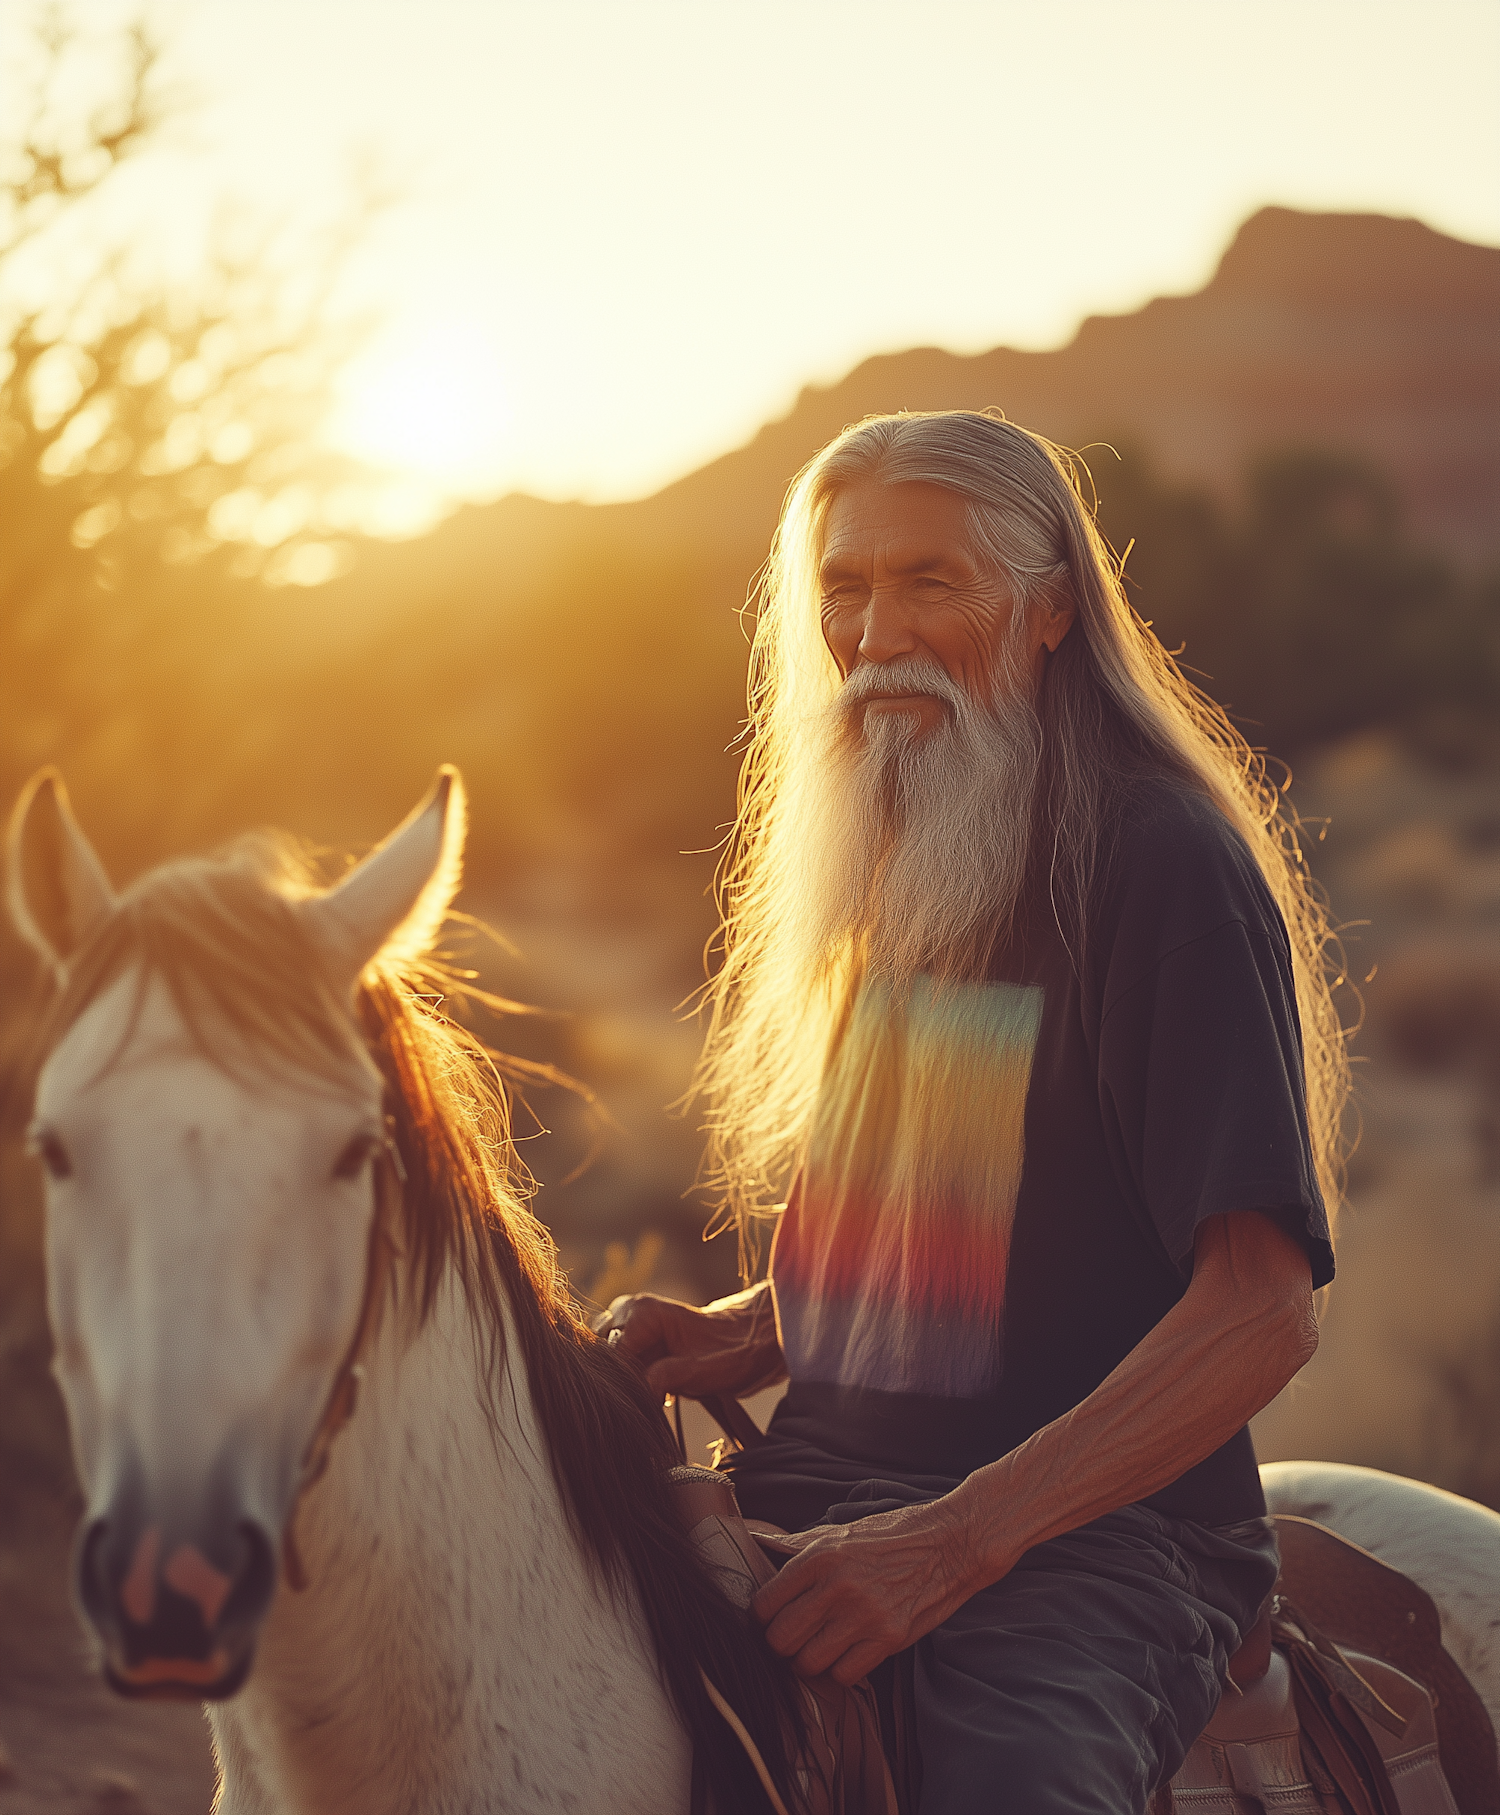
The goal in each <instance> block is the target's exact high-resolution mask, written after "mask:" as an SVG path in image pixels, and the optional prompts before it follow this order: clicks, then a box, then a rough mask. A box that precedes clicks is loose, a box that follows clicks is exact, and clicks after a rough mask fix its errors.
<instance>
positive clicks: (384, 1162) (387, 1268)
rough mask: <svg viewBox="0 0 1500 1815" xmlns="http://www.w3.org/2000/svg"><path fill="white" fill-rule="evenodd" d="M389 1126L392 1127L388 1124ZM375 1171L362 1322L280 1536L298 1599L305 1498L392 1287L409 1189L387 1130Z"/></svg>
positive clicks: (350, 1405) (341, 1422)
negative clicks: (394, 1228)
mask: <svg viewBox="0 0 1500 1815" xmlns="http://www.w3.org/2000/svg"><path fill="white" fill-rule="evenodd" d="M387 1121H388V1124H389V1118H387ZM372 1167H373V1181H372V1182H373V1186H374V1192H375V1209H374V1213H373V1215H372V1216H371V1218H370V1234H369V1239H368V1241H367V1243H366V1247H365V1283H364V1291H363V1294H362V1296H361V1298H360V1304H359V1316H358V1318H357V1319H356V1320H355V1324H354V1334H353V1335H352V1336H351V1337H350V1338H349V1346H348V1347H347V1348H346V1349H345V1350H344V1358H343V1360H342V1361H341V1362H340V1363H339V1366H338V1371H337V1372H336V1373H335V1374H334V1377H333V1384H332V1386H330V1387H329V1389H328V1397H327V1398H326V1399H325V1400H324V1402H323V1412H322V1416H321V1417H320V1418H319V1419H318V1422H317V1424H316V1425H315V1426H314V1427H313V1433H312V1436H311V1437H309V1438H308V1440H307V1447H306V1449H304V1450H303V1452H302V1464H301V1468H300V1470H299V1472H298V1475H297V1486H296V1490H295V1492H294V1493H293V1495H292V1504H291V1507H290V1509H289V1510H288V1512H287V1516H286V1524H285V1526H284V1528H283V1533H282V1540H281V1573H282V1577H283V1579H284V1580H285V1582H286V1585H287V1587H288V1588H290V1589H291V1590H292V1591H293V1593H295V1594H301V1592H302V1591H303V1589H305V1588H306V1587H307V1583H308V1576H307V1570H306V1567H305V1566H304V1564H303V1561H302V1552H301V1550H300V1549H299V1548H298V1545H297V1513H298V1511H299V1509H300V1508H301V1505H302V1496H303V1495H304V1494H305V1493H306V1492H307V1490H308V1489H309V1488H310V1487H313V1486H315V1485H316V1484H317V1482H319V1481H321V1480H322V1478H323V1475H324V1474H325V1472H326V1471H327V1468H328V1459H329V1457H330V1455H331V1454H332V1452H333V1444H334V1439H335V1438H336V1437H337V1436H338V1434H339V1433H340V1431H342V1430H343V1428H344V1426H345V1425H346V1424H348V1422H349V1420H350V1419H351V1418H352V1417H353V1416H354V1411H355V1407H356V1406H357V1405H358V1403H359V1387H360V1382H361V1381H362V1380H363V1379H364V1375H365V1369H364V1363H363V1361H362V1359H361V1357H362V1356H363V1354H364V1350H365V1345H366V1344H367V1343H368V1342H369V1340H370V1337H371V1335H372V1333H373V1331H374V1328H375V1322H376V1318H377V1315H378V1306H379V1304H380V1301H381V1299H382V1298H383V1297H384V1295H385V1290H386V1287H387V1285H388V1284H389V1282H390V1276H391V1257H392V1247H391V1242H390V1238H389V1233H388V1230H387V1227H386V1224H387V1221H388V1218H389V1214H390V1211H391V1208H392V1206H393V1205H398V1204H399V1203H400V1201H401V1188H402V1186H403V1185H405V1183H406V1167H405V1165H404V1164H403V1162H402V1159H401V1150H400V1148H399V1147H397V1145H396V1141H395V1137H394V1136H393V1135H392V1134H391V1133H390V1132H389V1125H388V1127H387V1133H386V1136H385V1139H384V1141H383V1142H382V1143H381V1145H380V1147H379V1148H378V1149H377V1150H376V1152H375V1153H374V1154H373V1155H372Z"/></svg>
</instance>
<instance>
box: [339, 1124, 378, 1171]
mask: <svg viewBox="0 0 1500 1815" xmlns="http://www.w3.org/2000/svg"><path fill="white" fill-rule="evenodd" d="M379 1145H380V1137H379V1135H374V1134H357V1135H355V1136H354V1138H353V1139H352V1140H351V1141H350V1142H349V1143H348V1145H347V1146H346V1147H345V1148H344V1150H343V1152H342V1153H341V1154H340V1155H339V1157H338V1158H337V1159H336V1160H335V1161H334V1162H333V1177H334V1178H336V1179H352V1178H358V1177H359V1175H360V1173H361V1172H363V1171H364V1169H365V1167H366V1166H367V1165H368V1164H369V1160H370V1155H371V1154H372V1153H373V1152H374V1151H375V1149H376V1148H377V1147H378V1146H379Z"/></svg>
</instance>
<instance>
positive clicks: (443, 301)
mask: <svg viewBox="0 0 1500 1815" xmlns="http://www.w3.org/2000/svg"><path fill="white" fill-rule="evenodd" d="M141 10H142V9H140V8H138V7H132V6H130V5H128V4H125V3H124V0H95V3H94V4H92V5H91V6H89V7H88V8H86V9H79V10H78V11H76V12H75V15H74V16H75V18H77V19H78V21H79V22H80V24H81V25H82V26H83V28H84V30H85V33H86V35H87V36H90V37H93V36H97V35H99V34H102V33H103V32H105V31H106V30H107V29H108V28H109V26H110V25H111V23H112V22H114V21H116V20H118V19H120V18H122V17H128V16H131V15H132V14H134V13H136V12H139V11H141ZM144 14H145V16H146V17H147V18H148V19H150V20H151V21H152V22H153V24H154V25H155V27H156V29H157V31H158V33H159V34H160V35H161V36H162V37H163V38H164V39H165V42H166V44H167V49H168V55H167V58H166V63H165V69H164V74H165V76H166V77H167V78H168V80H169V83H170V84H171V85H175V86H177V87H179V88H180V89H181V90H182V92H183V93H184V94H185V95H186V96H187V97H188V98H189V99H191V101H192V103H193V105H192V107H191V108H190V109H189V110H188V111H187V112H186V113H185V114H182V115H180V116H179V119H178V123H177V125H176V126H175V128H174V130H173V131H172V133H171V134H170V135H169V138H168V141H167V142H166V143H164V144H163V145H162V146H161V147H160V148H159V149H154V150H152V151H150V152H148V153H147V154H146V155H145V156H144V157H143V158H141V159H140V160H139V162H138V164H137V165H136V167H135V168H133V169H131V170H128V171H126V172H124V173H122V176H121V180H120V181H119V183H118V184H117V185H116V187H115V197H114V200H113V202H112V204H111V207H112V210H113V213H114V217H115V220H116V222H117V223H118V225H119V226H120V228H121V230H122V231H129V232H132V233H133V234H134V236H135V237H136V239H137V241H138V242H140V243H145V244H151V243H154V244H156V245H157V246H158V247H159V249H160V256H162V257H163V258H166V259H171V258H173V257H175V258H177V259H178V260H180V261H181V262H183V263H184V264H185V265H190V264H191V260H192V258H193V256H194V255H195V253H196V252H197V251H198V248H199V246H200V244H201V240H202V235H203V231H204V224H205V222H206V220H207V219H208V216H209V213H210V211H211V209H212V207H213V205H214V203H215V202H216V201H217V200H218V199H219V198H221V197H222V196H224V195H226V194H237V195H240V196H243V197H245V198H247V199H248V200H249V201H250V202H251V203H252V204H253V205H255V206H257V207H260V208H262V209H265V210H268V211H271V212H273V213H275V212H281V213H289V214H291V215H293V216H296V217H298V218H300V219H302V220H303V221H304V222H306V221H315V220H317V219H318V218H319V216H320V214H326V213H328V212H329V211H330V210H336V209H337V207H338V197H339V194H340V193H341V191H340V181H341V173H342V172H344V171H345V170H346V169H347V167H348V164H349V160H350V159H351V157H353V156H355V155H356V154H358V153H360V152H361V151H362V150H363V151H364V152H368V153H369V154H371V155H372V157H373V159H374V162H375V164H376V166H377V167H378V168H379V169H380V171H381V172H382V173H383V174H384V175H385V176H386V177H389V178H392V179H394V180H395V181H396V182H398V183H399V184H400V185H401V187H402V188H403V190H404V199H403V200H402V201H401V203H400V204H399V205H397V206H395V207H393V208H391V209H390V210H389V211H388V212H387V213H386V214H385V215H384V216H383V217H382V218H381V219H380V220H379V221H378V223H377V224H376V226H375V227H374V228H373V230H372V231H371V233H370V235H369V236H368V239H367V242H366V243H365V245H364V246H363V247H362V248H361V250H360V251H359V253H358V254H357V256H356V257H355V259H354V261H353V265H352V267H351V269H350V273H349V279H348V283H347V286H346V298H347V300H348V301H349V302H350V303H351V304H352V305H357V306H363V307H373V308H374V309H376V310H377V311H378V312H379V313H380V314H381V316H382V317H383V319H384V324H385V325H384V326H383V327H382V329H381V330H380V331H379V333H378V334H377V336H376V339H375V342H374V344H373V345H372V347H371V348H370V351H369V354H368V356H367V357H366V358H365V359H364V360H363V361H361V362H360V363H359V364H358V365H357V366H356V367H355V369H354V370H353V371H352V373H351V375H350V378H349V381H348V383H347V385H346V388H345V400H344V404H343V407H342V410H341V412H340V417H339V420H338V421H337V422H336V423H335V425H334V426H333V429H332V430H331V433H332V434H333V436H334V438H335V439H336V440H337V441H338V442H339V443H340V444H341V445H343V446H345V447H347V448H350V449H352V450H354V451H357V452H358V453H359V454H361V455H362V456H363V457H366V458H369V459H372V460H375V461H378V462H383V463H385V464H387V465H389V466H391V467H392V468H393V469H395V470H397V471H402V472H405V473H408V474H410V475H412V476H413V477H415V478H417V479H419V480H421V481H422V482H424V483H425V484H428V485H433V486H436V487H438V488H440V489H443V490H445V491H447V492H448V493H450V494H451V495H454V496H468V497H475V498H480V497H494V496H498V495H500V494H502V493H504V492H506V491H509V490H513V489H521V490H526V491H529V492H532V493H534V494H535V495H538V496H541V497H552V498H559V497H581V498H586V499H590V500H594V501H601V502H602V501H606V500H613V499H622V498H629V497H639V496H642V495H645V494H647V493H650V492H652V491H654V490H656V489H658V488H659V487H660V486H661V485H663V484H666V483H669V482H670V481H671V480H672V479H674V478H677V477H679V476H681V475H682V474H684V473H686V472H689V471H691V470H692V469H693V468H695V467H697V466H698V465H700V464H702V463H703V462H704V461H705V460H708V459H711V458H713V457H714V456H715V455H717V454H720V453H722V452H725V451H726V450H728V449H730V448H732V447H734V446H737V445H739V444H740V443H742V442H743V441H744V440H745V439H747V438H748V436H750V435H751V434H753V432H754V431H755V429H756V428H757V427H759V426H760V424H761V423H763V422H765V421H767V420H771V419H774V418H775V417H777V416H779V415H782V414H784V413H785V411H786V410H787V409H788V408H789V407H790V406H791V404H792V402H793V401H794V399H795V397H796V395H797V393H798V391H799V390H800V389H801V388H802V387H803V386H804V385H807V384H824V383H829V382H833V381H835V380H836V379H838V378H839V377H841V376H842V375H843V374H844V373H846V372H847V371H849V370H850V369H851V368H853V367H854V366H856V365H857V364H858V363H859V362H860V361H861V360H863V359H866V358H868V357H870V356H872V355H876V354H880V353H884V352H894V351H899V350H902V349H905V348H907V347H911V346H917V345H936V346H942V347H944V348H946V349H948V350H951V351H954V352H959V353H966V352H977V351H981V350H985V349H987V348H990V347H993V346H997V345H1011V346H1016V347H1022V348H1040V347H1048V346H1057V345H1061V344H1065V343H1066V342H1067V341H1068V340H1069V339H1070V338H1071V336H1072V334H1073V333H1074V332H1075V330H1076V328H1077V326H1078V324H1079V322H1080V321H1081V320H1082V319H1084V318H1085V317H1086V316H1088V315H1091V314H1114V313H1119V312H1123V311H1128V310H1130V309H1133V308H1136V307H1138V306H1139V305H1140V304H1142V303H1143V302H1145V301H1146V300H1148V299H1149V298H1150V297H1151V296H1155V295H1161V294H1173V293H1183V292H1187V291H1192V290H1195V289H1197V288H1199V287H1201V285H1202V284H1203V283H1204V282H1205V281H1206V280H1207V279H1208V277H1209V276H1210V275H1211V273H1212V271H1213V269H1214V266H1215V264H1216V263H1217V261H1218V258H1219V256H1220V255H1221V253H1222V251H1223V249H1224V247H1225V245H1226V244H1227V243H1228V241H1229V239H1230V237H1231V236H1232V234H1233V232H1234V230H1235V228H1236V227H1237V226H1238V225H1239V224H1240V223H1241V222H1242V221H1243V220H1244V219H1245V218H1246V217H1247V216H1248V215H1250V214H1251V213H1253V212H1254V211H1255V209H1256V208H1258V207H1260V206H1263V205H1267V204H1273V205H1274V204H1280V205H1284V206H1288V207H1294V208H1304V209H1314V210H1332V211H1354V212H1361V211H1372V212H1381V213H1389V214H1395V215H1411V216H1416V217H1417V218H1419V219H1422V220H1424V221H1425V222H1427V223H1428V224H1429V225H1431V226H1433V227H1435V228H1436V229H1438V230H1439V231H1442V232H1447V233H1452V234H1455V235H1457V236H1459V237H1462V238H1467V239H1471V240H1477V241H1479V242H1481V243H1495V242H1500V183H1496V182H1495V180H1494V177H1495V174H1496V172H1497V170H1500V124H1497V119H1496V114H1495V110H1494V109H1493V107H1492V106H1490V105H1489V104H1488V97H1487V95H1486V89H1487V86H1488V83H1487V78H1486V77H1485V75H1484V71H1485V70H1486V69H1487V68H1493V67H1494V66H1495V64H1496V61H1497V57H1500V8H1495V7H1492V6H1488V5H1483V4H1473V3H1472V0H1434V4H1432V5H1430V6H1426V7H1423V8H1420V9H1415V8H1412V7H1410V6H1407V5H1401V4H1394V5H1393V4H1373V5H1369V4H1367V5H1363V6H1359V7H1357V8H1356V7H1355V6H1353V5H1351V4H1348V3H1347V0H1327V4H1324V5H1321V6H1319V7H1317V8H1315V9H1309V8H1307V7H1305V6H1295V7H1294V6H1291V5H1289V4H1284V3H1282V0H1271V3H1269V4H1265V5H1260V6H1256V7H1254V8H1251V7H1249V6H1238V5H1230V6H1224V7H1216V8H1213V9H1205V8H1203V7H1201V6H1198V5H1194V4H1189V3H1185V0H1142V4H1139V5H1136V6H1133V7H1132V8H1130V9H1128V10H1127V9H1119V8H1112V7H1107V6H1103V5H1101V4H1099V3H1098V0H1072V3H1070V4H1061V5H1058V6H1056V7H1053V8H1049V9H1047V10H1046V11H1045V12H1044V13H1041V14H1038V13H1037V12H1036V11H1035V9H1030V8H1026V7H1023V6H1021V5H1019V4H1009V3H1001V4H994V5H987V6H982V7H980V6H973V5H969V4H962V3H960V0H934V4H931V5H925V6H923V7H921V8H917V7H914V6H912V5H910V4H894V3H889V0H887V3H880V0H870V3H869V4H865V5H861V6H858V7H855V6H852V5H849V4H847V3H846V0H821V3H815V4H811V5H798V6H793V5H790V4H788V3H787V0H770V3H768V4H767V5H766V6H764V7H762V8H759V9H757V10H756V13H755V15H754V17H753V18H750V17H749V16H747V15H743V14H736V15H733V16H730V15H728V14H714V13H712V12H706V11H704V10H703V9H701V8H693V7H688V6H686V5H685V4H683V3H682V0H641V3H639V4H636V5H633V6H632V7H630V8H628V9H620V8H616V7H607V6H604V5H602V4H599V3H598V0H559V4H557V5H555V6H550V7H548V8H545V9H544V8H535V7H528V6H525V5H518V4H510V3H506V0H493V3H492V4H485V5H479V4H475V3H474V0H431V3H430V4H429V5H427V6H425V7H424V8H423V9H421V12H420V14H417V13H415V12H413V11H412V10H410V9H406V8H403V7H400V6H398V5H392V4H390V0H364V3H363V4H360V5H359V6H357V7H356V6H355V5H354V4H353V0H323V4H321V5H320V6H318V7H317V8H315V9H309V8H307V7H305V6H302V7H299V6H295V5H292V4H290V3H289V0H258V3H257V4H255V5H251V4H249V0H214V3H213V4H212V5H198V6H188V5H186V4H184V3H183V0H157V3H156V4H152V5H148V6H146V7H145V8H144ZM25 22H26V15H25V13H24V12H23V11H22V9H19V8H18V9H15V10H14V11H13V12H12V13H11V14H10V16H9V21H8V24H7V26H6V27H5V29H4V30H3V31H0V47H3V48H4V50H5V51H6V53H7V56H8V57H9V58H11V59H12V60H13V58H14V56H15V54H16V51H17V47H18V44H19V40H20V31H19V29H18V28H19V27H21V26H23V25H24V24H25ZM622 72H626V73H625V74H624V75H622Z"/></svg>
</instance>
